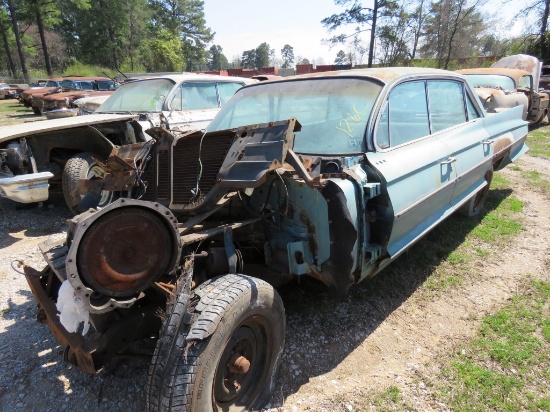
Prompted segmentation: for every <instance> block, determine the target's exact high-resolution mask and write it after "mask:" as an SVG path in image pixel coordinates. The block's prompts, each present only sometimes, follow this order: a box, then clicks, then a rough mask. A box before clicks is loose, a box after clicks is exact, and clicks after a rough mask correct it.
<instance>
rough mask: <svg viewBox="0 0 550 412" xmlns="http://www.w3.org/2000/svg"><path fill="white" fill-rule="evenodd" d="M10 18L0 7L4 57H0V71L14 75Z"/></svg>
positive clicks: (0, 30) (0, 29) (0, 28)
mask: <svg viewBox="0 0 550 412" xmlns="http://www.w3.org/2000/svg"><path fill="white" fill-rule="evenodd" d="M0 6H1V4H0ZM9 26H10V18H9V16H8V12H7V10H6V9H4V8H3V7H0V36H2V48H3V50H4V55H5V56H6V58H5V59H0V71H4V70H6V71H7V72H8V73H9V75H10V76H12V77H14V76H15V73H16V67H15V62H14V59H13V56H12V51H11V50H12V44H11V43H13V40H12V38H11V37H12V36H11V33H10V31H9Z"/></svg>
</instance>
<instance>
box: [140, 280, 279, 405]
mask: <svg viewBox="0 0 550 412" xmlns="http://www.w3.org/2000/svg"><path fill="white" fill-rule="evenodd" d="M250 279H253V282H254V284H255V285H256V287H257V288H258V289H264V288H265V290H266V293H267V291H268V290H269V292H271V291H272V290H273V289H272V287H271V286H270V285H269V284H268V283H266V282H264V281H262V280H259V279H255V278H250V277H247V276H244V275H225V276H221V277H218V278H214V279H211V280H209V281H207V282H205V283H203V284H202V285H200V286H199V287H198V288H197V289H195V291H193V294H194V298H195V300H193V298H192V299H191V302H195V304H193V303H192V304H191V306H189V312H188V311H187V310H186V307H187V305H186V302H185V300H186V299H187V297H186V295H185V294H180V293H178V294H177V296H176V300H175V302H174V304H173V305H172V307H171V310H170V313H168V314H167V317H166V319H165V321H164V323H163V327H162V328H161V333H160V338H159V342H158V344H157V347H156V349H155V353H154V356H153V359H152V362H151V367H150V369H149V380H148V383H147V392H146V397H147V406H148V410H149V411H155V412H167V411H175V410H177V411H186V412H197V411H193V410H192V409H191V408H192V406H191V396H192V393H191V391H192V389H193V384H194V383H195V382H196V380H197V376H196V375H197V373H198V367H199V364H198V359H199V357H200V355H201V353H203V351H204V349H205V348H206V346H207V345H208V343H209V341H210V337H208V338H206V339H203V340H199V341H192V342H190V343H188V341H187V337H188V335H189V334H193V333H199V332H204V331H206V330H208V329H209V326H211V325H212V324H213V323H215V322H218V321H219V319H221V317H222V316H223V314H224V313H229V312H231V308H232V307H234V305H235V304H236V303H237V302H238V301H239V299H240V297H241V296H243V295H244V294H246V293H247V292H248V291H249V290H250V289H251V285H250ZM197 297H198V298H199V299H200V300H198V301H196V298H197ZM182 354H184V355H183V356H182Z"/></svg>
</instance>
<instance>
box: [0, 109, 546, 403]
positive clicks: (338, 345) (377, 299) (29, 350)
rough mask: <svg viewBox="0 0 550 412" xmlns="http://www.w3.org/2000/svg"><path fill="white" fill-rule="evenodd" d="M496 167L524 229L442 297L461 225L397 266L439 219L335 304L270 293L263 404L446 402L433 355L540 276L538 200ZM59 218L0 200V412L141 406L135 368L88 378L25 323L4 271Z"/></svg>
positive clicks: (308, 294)
mask: <svg viewBox="0 0 550 412" xmlns="http://www.w3.org/2000/svg"><path fill="white" fill-rule="evenodd" d="M1 124H2V123H1V119H0V125H1ZM545 127H550V126H545ZM518 165H519V167H520V168H521V169H522V170H523V171H528V170H536V171H538V172H540V173H543V174H545V176H546V178H547V179H550V161H548V160H544V159H539V158H534V157H531V156H529V155H525V156H523V157H522V158H521V159H520V161H519V162H518ZM501 173H502V175H503V176H504V177H505V178H506V179H508V180H509V181H511V182H512V183H511V186H512V189H511V190H509V191H507V192H506V193H503V196H515V197H517V198H519V199H520V200H522V201H523V202H525V206H524V210H523V212H522V217H523V219H524V221H523V226H524V230H523V231H522V232H521V233H520V234H519V235H518V236H516V237H515V238H514V241H513V242H511V243H510V244H509V245H507V246H505V247H503V248H501V249H498V250H493V251H492V252H493V253H491V255H490V256H488V257H486V258H484V259H483V260H479V262H478V263H477V264H476V267H475V270H473V271H472V272H473V273H469V274H468V276H465V277H464V279H463V281H462V283H461V284H459V285H456V286H452V287H450V288H448V289H446V290H445V291H444V292H442V293H432V292H430V291H429V290H427V288H425V287H423V285H424V284H425V283H426V281H427V280H428V279H429V278H430V276H432V274H433V271H434V268H435V267H436V266H437V263H438V262H439V261H441V260H443V259H444V258H445V257H446V256H448V254H449V253H451V252H452V251H453V250H454V249H455V248H456V247H458V246H459V245H460V244H462V242H463V240H464V236H465V235H466V234H467V233H459V234H458V235H457V238H456V241H455V243H454V244H453V245H452V246H451V247H449V248H447V249H446V250H443V251H442V252H441V251H438V252H437V254H436V253H434V256H433V259H435V261H434V262H431V261H430V262H427V263H426V264H425V265H420V266H419V265H418V264H416V263H415V264H410V265H409V260H412V257H413V255H414V254H416V253H420V252H426V251H428V252H429V250H430V249H432V248H433V245H434V244H435V243H436V242H437V237H438V236H439V235H441V234H445V233H446V231H448V230H449V229H448V228H449V227H450V226H449V224H448V222H444V223H442V224H441V225H440V226H439V227H438V228H437V229H436V230H435V231H434V233H431V234H429V235H428V236H427V237H426V238H425V239H423V240H421V241H420V242H419V243H418V244H417V245H415V246H414V247H413V248H412V249H411V250H409V251H408V252H407V253H405V254H404V255H403V256H402V257H400V258H399V259H398V262H395V263H396V264H395V267H392V266H390V267H389V268H388V269H386V270H385V271H384V273H383V274H381V275H380V276H378V277H376V278H375V279H372V280H369V281H365V282H363V283H362V284H360V285H358V286H357V287H356V288H355V289H354V290H353V291H352V292H351V294H350V296H349V298H347V299H346V300H345V301H335V300H333V299H331V298H330V297H329V295H328V294H327V292H326V290H325V289H324V288H323V287H321V286H319V285H318V284H316V283H315V282H313V281H308V280H305V281H302V282H301V283H299V284H298V283H293V284H292V285H290V286H289V287H286V288H284V289H282V290H281V291H280V292H281V295H282V297H283V301H284V303H285V307H286V310H287V335H286V344H285V353H284V358H283V363H282V366H281V370H280V374H279V379H278V383H277V386H276V388H275V390H274V393H273V397H272V400H271V404H270V405H269V406H270V407H271V408H273V409H274V410H284V411H302V410H312V411H335V410H342V411H354V410H357V409H356V406H355V399H357V397H358V396H359V395H360V394H364V393H368V392H373V393H376V392H380V391H383V390H385V389H386V388H388V387H390V386H396V387H397V388H399V390H400V392H401V396H402V397H403V398H404V399H405V400H406V402H407V404H409V405H410V406H411V407H412V408H413V409H414V410H419V411H430V410H433V411H440V410H447V409H448V408H447V406H446V405H443V404H441V403H438V401H437V400H436V399H435V398H434V397H433V395H432V393H431V392H430V385H429V381H430V379H432V378H434V377H435V376H437V374H438V372H439V368H440V362H439V359H440V358H441V357H443V356H445V355H446V354H448V353H451V352H452V351H453V350H455V349H456V347H457V346H458V344H460V343H461V342H464V341H465V340H468V339H470V338H471V337H473V336H474V334H475V333H476V331H477V328H478V326H479V323H480V321H481V318H482V316H483V315H485V314H489V313H493V312H495V311H496V310H497V309H498V308H499V307H501V306H502V305H504V304H505V303H506V302H507V300H508V299H510V297H511V296H513V295H514V294H515V293H517V291H518V289H520V288H521V286H522V284H524V282H525V281H526V279H527V277H528V276H531V277H534V278H538V279H544V280H546V281H550V253H549V252H550V198H549V196H548V194H544V193H541V192H540V191H537V190H536V189H533V187H532V186H530V185H529V183H528V181H526V180H525V179H524V178H523V177H522V173H521V171H520V170H515V169H512V168H510V167H508V168H507V169H505V170H504V171H503V172H501ZM68 217H70V213H69V210H68V209H67V208H66V207H65V205H64V204H63V199H62V196H53V198H52V199H51V200H50V201H48V202H47V203H44V204H41V205H39V206H37V205H31V206H22V207H21V206H18V205H16V204H15V203H13V202H10V201H8V200H6V199H0V365H2V373H1V374H0V409H1V410H3V411H11V410H29V411H30V410H33V411H54V410H56V411H58V410H75V411H84V410H86V411H127V410H133V411H139V410H143V409H144V400H145V399H144V388H145V381H146V379H147V369H148V366H147V364H143V363H138V362H133V363H124V364H122V365H120V366H119V367H118V368H117V369H115V370H113V371H108V372H107V373H104V374H101V375H97V376H91V375H86V374H84V373H82V372H80V371H79V370H78V369H76V368H74V367H72V366H70V365H69V364H67V363H64V362H63V360H62V356H61V352H62V350H61V348H60V347H59V346H58V345H57V344H56V342H55V340H54V338H53V337H52V335H51V333H50V331H49V330H48V328H47V326H45V325H42V324H39V323H37V322H36V320H35V319H36V305H35V304H34V303H33V299H32V296H31V294H30V292H29V288H28V286H27V284H26V282H25V280H24V278H23V276H21V275H19V274H17V273H16V272H15V271H14V270H13V269H12V268H11V262H12V261H14V260H18V259H22V260H24V261H25V262H26V263H28V264H30V265H32V266H34V267H36V268H41V267H42V266H43V263H42V258H41V256H40V255H39V252H38V248H37V245H38V244H39V243H40V242H42V241H44V240H45V239H48V238H49V237H51V236H54V237H57V238H62V237H63V236H64V231H65V230H66V224H65V220H66V219H67V218H68ZM450 219H464V218H458V217H451V218H450ZM455 223H456V221H455Z"/></svg>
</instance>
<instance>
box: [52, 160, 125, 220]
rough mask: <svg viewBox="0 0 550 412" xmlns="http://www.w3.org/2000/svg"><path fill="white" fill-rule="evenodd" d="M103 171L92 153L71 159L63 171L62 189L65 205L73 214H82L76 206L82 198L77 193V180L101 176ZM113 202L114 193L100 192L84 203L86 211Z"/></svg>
mask: <svg viewBox="0 0 550 412" xmlns="http://www.w3.org/2000/svg"><path fill="white" fill-rule="evenodd" d="M102 173H104V172H103V169H102V168H101V167H100V166H99V165H98V164H97V163H96V162H95V160H94V159H93V154H92V153H87V152H83V153H78V154H76V155H74V156H73V157H71V158H70V159H69V160H68V161H67V163H66V164H65V168H64V169H63V178H62V188H63V197H64V198H65V203H67V206H69V209H71V211H72V212H73V213H79V212H82V210H78V207H77V206H78V204H79V203H80V201H81V200H82V199H83V198H84V196H81V195H80V192H79V183H78V182H79V180H80V179H89V178H90V177H92V176H96V175H98V174H102ZM114 200H115V193H114V192H109V191H102V192H101V193H100V195H99V196H97V195H96V196H93V197H90V200H89V201H87V202H86V203H87V204H86V209H89V208H91V207H105V206H107V205H108V204H109V203H112V202H113V201H114Z"/></svg>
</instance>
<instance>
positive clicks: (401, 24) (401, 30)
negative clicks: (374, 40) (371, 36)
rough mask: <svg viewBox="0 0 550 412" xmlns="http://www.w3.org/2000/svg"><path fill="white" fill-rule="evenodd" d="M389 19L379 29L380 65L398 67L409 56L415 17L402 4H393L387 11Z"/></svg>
mask: <svg viewBox="0 0 550 412" xmlns="http://www.w3.org/2000/svg"><path fill="white" fill-rule="evenodd" d="M386 16H387V19H385V21H384V24H382V25H380V26H379V27H378V39H379V48H380V64H381V65H382V66H397V65H399V64H400V63H402V62H403V61H404V60H405V59H407V57H408V56H409V44H408V43H409V40H410V39H411V38H412V37H413V33H412V30H411V23H412V21H413V17H412V16H411V14H409V13H408V12H407V10H406V8H405V6H404V4H402V5H401V6H399V7H397V4H392V5H389V6H388V7H387V10H386Z"/></svg>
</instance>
